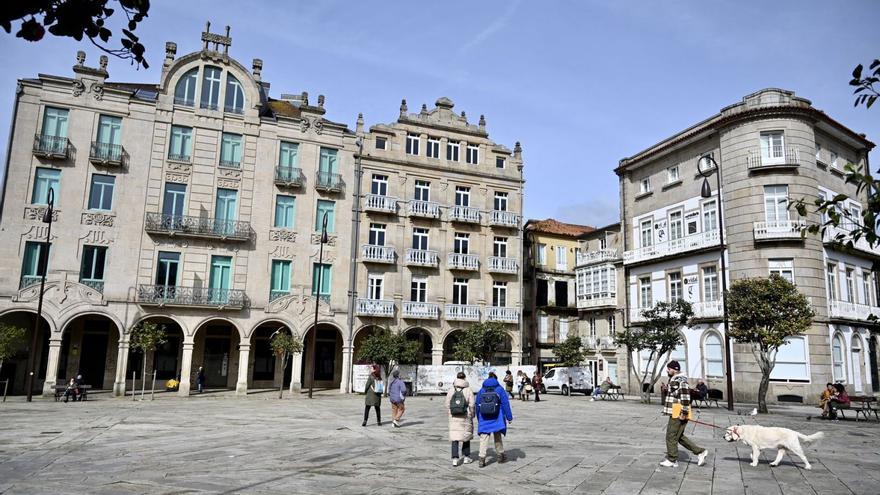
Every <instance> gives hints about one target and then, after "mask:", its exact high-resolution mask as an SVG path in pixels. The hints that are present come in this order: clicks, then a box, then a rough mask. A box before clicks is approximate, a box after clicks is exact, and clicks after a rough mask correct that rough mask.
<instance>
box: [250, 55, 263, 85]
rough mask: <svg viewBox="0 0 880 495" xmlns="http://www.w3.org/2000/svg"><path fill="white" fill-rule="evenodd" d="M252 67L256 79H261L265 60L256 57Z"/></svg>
mask: <svg viewBox="0 0 880 495" xmlns="http://www.w3.org/2000/svg"><path fill="white" fill-rule="evenodd" d="M251 68H252V69H253V73H254V79H256V80H257V81H259V80H260V77H261V74H262V73H263V60H262V59H259V58H255V59H254V61H253V63H252V64H251Z"/></svg>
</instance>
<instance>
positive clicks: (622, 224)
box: [617, 175, 642, 393]
mask: <svg viewBox="0 0 880 495" xmlns="http://www.w3.org/2000/svg"><path fill="white" fill-rule="evenodd" d="M619 177H620V186H619V187H620V233H621V235H622V236H623V245H622V246H621V253H620V255H621V256H623V254H624V252H626V246H627V244H626V241H627V237H628V236H627V234H628V233H629V226H628V225H627V223H626V184H625V175H620V176H619ZM623 295H624V298H625V299H624V306H623V327H624V328H626V327H628V326H629V305H630V298H629V268H627V266H626V264H624V265H623ZM631 359H632V355H631V354H630V353H629V350H627V351H626V376H627V378H626V382H627V384H629V390H630V393H632V371H631V370H632V366H631V365H630V362H629V361H630V360H631ZM617 370H618V373H619V372H620V365H619V363H618V367H617ZM641 391H642V389H641V385H639V386H638V390H637V392H636V393H640V392H641Z"/></svg>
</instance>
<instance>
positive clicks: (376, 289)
mask: <svg viewBox="0 0 880 495" xmlns="http://www.w3.org/2000/svg"><path fill="white" fill-rule="evenodd" d="M382 282H383V276H382V275H381V274H377V273H370V274H368V275H367V299H373V300H381V299H382V295H383V292H382Z"/></svg>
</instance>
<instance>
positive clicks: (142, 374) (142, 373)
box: [141, 351, 147, 400]
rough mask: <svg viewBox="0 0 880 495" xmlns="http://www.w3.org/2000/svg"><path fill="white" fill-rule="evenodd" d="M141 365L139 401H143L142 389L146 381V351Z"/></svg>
mask: <svg viewBox="0 0 880 495" xmlns="http://www.w3.org/2000/svg"><path fill="white" fill-rule="evenodd" d="M141 364H142V365H143V366H142V368H141V400H144V387H145V386H146V381H147V351H144V360H143V362H142V363H141Z"/></svg>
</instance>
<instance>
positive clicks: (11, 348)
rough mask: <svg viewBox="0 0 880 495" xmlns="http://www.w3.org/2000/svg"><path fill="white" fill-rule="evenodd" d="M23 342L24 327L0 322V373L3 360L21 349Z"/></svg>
mask: <svg viewBox="0 0 880 495" xmlns="http://www.w3.org/2000/svg"><path fill="white" fill-rule="evenodd" d="M24 343H25V329H24V328H21V327H16V326H13V325H7V324H5V323H3V324H0V373H2V371H3V361H5V360H7V359H10V358H11V357H13V356H15V355H16V354H18V353H19V351H21V349H22V348H23V347H24Z"/></svg>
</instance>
